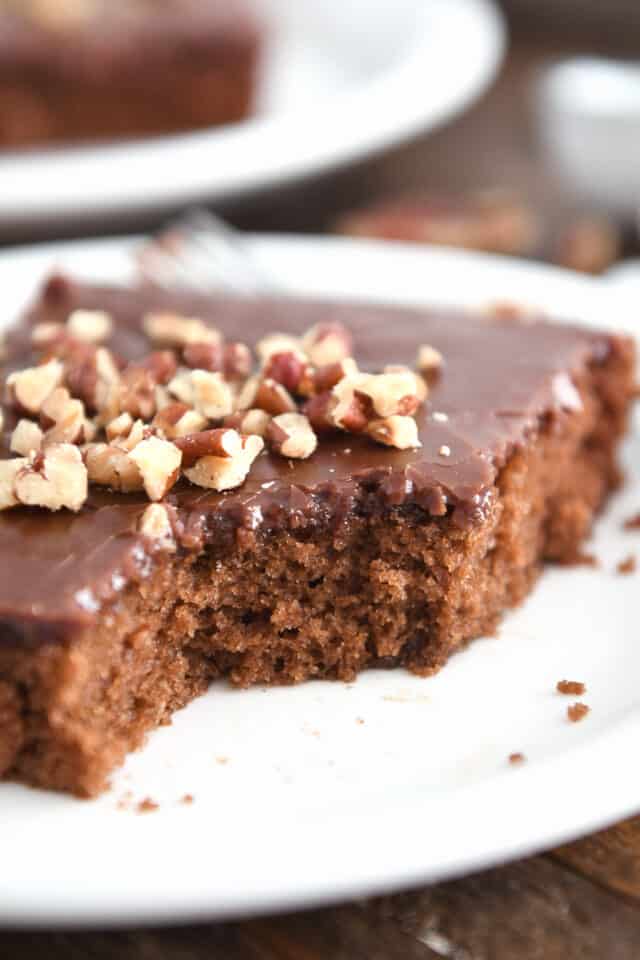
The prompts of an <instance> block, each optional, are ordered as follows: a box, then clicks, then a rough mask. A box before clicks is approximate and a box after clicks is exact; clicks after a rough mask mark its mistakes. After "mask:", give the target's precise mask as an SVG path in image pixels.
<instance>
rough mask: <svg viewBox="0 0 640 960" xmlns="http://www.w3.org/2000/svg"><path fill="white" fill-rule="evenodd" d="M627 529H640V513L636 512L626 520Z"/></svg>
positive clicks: (625, 526) (625, 527)
mask: <svg viewBox="0 0 640 960" xmlns="http://www.w3.org/2000/svg"><path fill="white" fill-rule="evenodd" d="M624 529H625V530H640V513H634V515H633V516H632V517H629V519H628V520H625V522H624Z"/></svg>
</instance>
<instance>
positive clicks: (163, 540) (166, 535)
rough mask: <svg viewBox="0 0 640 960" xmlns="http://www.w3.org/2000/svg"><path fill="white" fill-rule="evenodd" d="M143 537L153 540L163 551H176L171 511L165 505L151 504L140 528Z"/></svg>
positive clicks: (145, 512)
mask: <svg viewBox="0 0 640 960" xmlns="http://www.w3.org/2000/svg"><path fill="white" fill-rule="evenodd" d="M138 529H139V531H140V533H141V534H142V535H143V537H148V538H149V539H150V540H153V541H154V542H155V544H156V546H158V547H160V548H161V549H163V550H175V548H176V542H175V538H174V535H173V526H172V524H171V517H170V514H169V510H168V508H167V506H166V504H164V503H150V504H149V506H148V507H147V508H146V510H145V511H144V513H143V514H142V516H141V518H140V523H139V526H138Z"/></svg>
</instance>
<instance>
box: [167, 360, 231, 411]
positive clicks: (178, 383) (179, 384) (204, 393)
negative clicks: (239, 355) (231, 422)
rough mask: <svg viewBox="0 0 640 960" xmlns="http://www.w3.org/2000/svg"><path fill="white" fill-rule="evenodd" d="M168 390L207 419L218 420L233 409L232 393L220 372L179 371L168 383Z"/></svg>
mask: <svg viewBox="0 0 640 960" xmlns="http://www.w3.org/2000/svg"><path fill="white" fill-rule="evenodd" d="M168 390H169V393H171V394H173V396H174V397H177V398H178V400H181V401H182V402H183V403H186V404H187V405H188V406H191V407H195V409H196V410H197V411H198V413H201V414H202V415H203V416H204V417H207V419H209V420H220V419H222V418H223V417H226V416H228V414H230V413H231V412H232V410H233V393H232V390H231V387H230V386H229V384H228V383H226V382H225V380H224V378H223V376H222V374H221V373H208V372H207V371H206V370H191V371H188V372H180V373H178V374H177V375H176V376H175V377H174V378H173V380H172V381H171V383H170V384H169V385H168Z"/></svg>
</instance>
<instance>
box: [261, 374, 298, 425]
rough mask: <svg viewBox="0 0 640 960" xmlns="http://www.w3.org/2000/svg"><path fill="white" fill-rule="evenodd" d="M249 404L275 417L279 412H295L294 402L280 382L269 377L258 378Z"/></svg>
mask: <svg viewBox="0 0 640 960" xmlns="http://www.w3.org/2000/svg"><path fill="white" fill-rule="evenodd" d="M251 406H254V407H257V408H258V409H259V410H264V411H265V412H266V413H270V414H271V416H273V417H275V416H278V415H279V414H281V413H295V411H296V410H297V407H296V402H295V400H294V399H293V397H292V396H291V394H290V393H289V391H288V390H287V389H286V387H283V386H282V384H281V383H276V381H275V380H272V379H271V378H270V377H267V378H266V379H265V380H260V382H259V383H258V388H257V390H256V394H255V396H254V398H253V402H252V404H251Z"/></svg>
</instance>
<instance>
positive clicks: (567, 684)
mask: <svg viewBox="0 0 640 960" xmlns="http://www.w3.org/2000/svg"><path fill="white" fill-rule="evenodd" d="M556 690H557V691H558V693H564V694H567V695H571V696H574V697H581V696H582V694H583V693H586V691H587V687H586V685H585V684H584V683H581V682H580V680H558V682H557V683H556Z"/></svg>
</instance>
